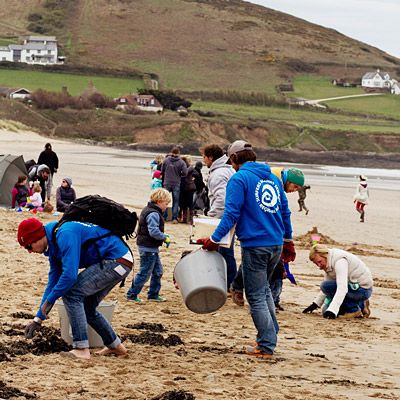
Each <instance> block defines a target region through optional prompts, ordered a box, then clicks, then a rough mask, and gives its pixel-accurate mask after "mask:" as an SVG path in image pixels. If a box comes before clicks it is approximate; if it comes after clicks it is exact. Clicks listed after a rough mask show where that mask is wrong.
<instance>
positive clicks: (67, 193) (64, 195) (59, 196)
mask: <svg viewBox="0 0 400 400" xmlns="http://www.w3.org/2000/svg"><path fill="white" fill-rule="evenodd" d="M75 200H76V193H75V189H74V188H73V187H72V179H71V178H70V177H69V176H66V177H65V178H64V179H63V180H62V181H61V186H59V187H58V188H57V191H56V209H57V211H61V212H64V211H65V210H66V209H67V208H68V206H69V205H70V204H72V203H73V202H74V201H75Z"/></svg>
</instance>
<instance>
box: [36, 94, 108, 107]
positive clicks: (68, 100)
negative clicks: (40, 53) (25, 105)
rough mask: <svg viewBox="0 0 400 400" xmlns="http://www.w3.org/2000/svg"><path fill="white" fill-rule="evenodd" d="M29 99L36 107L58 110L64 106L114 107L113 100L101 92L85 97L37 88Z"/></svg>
mask: <svg viewBox="0 0 400 400" xmlns="http://www.w3.org/2000/svg"><path fill="white" fill-rule="evenodd" d="M31 100H32V102H33V104H35V105H36V107H37V108H40V109H50V110H58V109H59V108H64V107H71V108H74V109H76V110H90V109H92V108H95V107H97V108H114V107H115V103H114V101H113V100H112V99H110V98H109V97H107V96H104V95H102V94H101V93H93V94H92V95H90V96H89V97H87V98H86V97H82V96H71V95H69V94H68V93H66V92H48V91H47V90H42V89H39V90H36V91H35V92H33V93H32V95H31Z"/></svg>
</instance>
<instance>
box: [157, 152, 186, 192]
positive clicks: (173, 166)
mask: <svg viewBox="0 0 400 400" xmlns="http://www.w3.org/2000/svg"><path fill="white" fill-rule="evenodd" d="M161 173H162V176H163V186H164V187H170V186H180V184H181V177H182V176H186V175H187V166H186V163H185V161H183V160H182V159H181V158H180V157H179V156H168V157H167V158H166V159H165V160H164V162H163V165H162V167H161Z"/></svg>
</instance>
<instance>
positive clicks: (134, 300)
mask: <svg viewBox="0 0 400 400" xmlns="http://www.w3.org/2000/svg"><path fill="white" fill-rule="evenodd" d="M126 299H127V300H128V301H130V302H131V303H135V304H140V305H142V304H143V301H142V300H140V299H139V297H127V298H126Z"/></svg>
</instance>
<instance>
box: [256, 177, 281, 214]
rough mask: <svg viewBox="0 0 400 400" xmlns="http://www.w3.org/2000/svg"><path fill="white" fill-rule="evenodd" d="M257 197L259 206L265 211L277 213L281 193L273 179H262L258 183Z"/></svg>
mask: <svg viewBox="0 0 400 400" xmlns="http://www.w3.org/2000/svg"><path fill="white" fill-rule="evenodd" d="M254 194H255V197H256V201H257V204H258V206H259V207H260V208H261V210H263V211H264V212H269V213H272V214H276V213H277V212H278V210H279V203H280V193H279V188H278V186H277V184H276V183H275V182H274V181H271V180H260V181H259V182H258V183H257V186H256V190H255V193H254Z"/></svg>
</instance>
